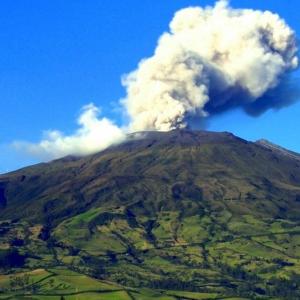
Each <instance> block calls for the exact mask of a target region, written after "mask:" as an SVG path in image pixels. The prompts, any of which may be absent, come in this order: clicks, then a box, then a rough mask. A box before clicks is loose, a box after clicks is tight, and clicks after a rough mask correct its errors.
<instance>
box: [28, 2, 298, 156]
mask: <svg viewBox="0 0 300 300" xmlns="http://www.w3.org/2000/svg"><path fill="white" fill-rule="evenodd" d="M296 53H297V47H296V37H295V34H294V32H293V30H292V29H291V28H289V27H288V26H287V24H286V23H285V22H284V20H282V19H280V17H279V16H278V15H276V14H273V13H271V12H269V11H265V12H262V11H257V10H251V9H232V8H231V7H229V4H228V1H219V2H217V3H216V5H215V6H214V7H206V8H201V7H190V8H186V9H182V10H180V11H178V12H177V13H176V14H175V16H174V18H173V20H172V21H171V23H170V31H169V32H166V33H164V34H163V35H162V36H161V37H160V39H159V41H158V45H157V48H156V50H155V53H154V55H153V56H152V57H150V58H147V59H144V60H142V61H141V62H140V63H139V66H138V69H137V70H135V71H134V72H132V73H130V74H128V75H126V76H125V77H124V78H123V85H124V86H125V88H126V90H127V96H126V98H125V99H124V100H122V101H121V102H122V107H123V108H124V110H125V111H126V113H127V114H128V116H129V119H130V122H129V125H128V127H127V128H126V129H120V128H117V127H116V126H114V125H113V124H112V123H111V122H110V121H109V120H107V119H102V120H98V119H97V117H96V108H95V107H90V108H89V109H86V110H85V111H84V113H83V115H82V116H81V118H80V122H79V123H80V125H81V126H82V127H81V128H80V129H79V130H78V132H76V133H75V135H73V136H70V137H69V136H63V135H62V134H61V133H57V132H51V133H50V134H49V136H48V137H47V138H46V139H45V140H44V141H42V142H41V143H40V144H38V145H31V146H30V147H31V149H32V152H44V153H48V154H49V155H50V154H53V155H54V156H58V155H63V154H69V153H76V154H86V153H92V152H96V151H99V150H101V149H103V148H105V147H107V146H108V145H110V144H112V143H114V142H119V141H121V140H123V139H124V138H125V135H126V132H133V131H142V130H161V131H168V130H172V129H176V128H185V127H186V126H188V120H189V118H194V117H197V118H200V119H201V118H205V117H208V116H209V115H214V114H217V113H219V112H221V111H224V110H226V109H229V108H232V107H237V106H240V107H242V108H244V109H245V110H246V111H248V112H249V113H252V114H254V115H255V114H257V113H259V109H260V110H261V111H263V110H264V109H267V108H271V107H274V106H276V107H279V106H280V105H279V104H278V101H275V100H274V99H275V98H276V94H277V93H276V92H274V91H276V89H279V90H280V87H281V86H284V85H281V84H280V83H282V82H285V81H286V77H287V75H288V74H289V73H290V71H292V70H294V69H296V68H297V66H298V58H297V56H296ZM281 94H282V92H281ZM260 103H262V104H261V105H260ZM282 105H283V104H282ZM255 110H257V112H255Z"/></svg>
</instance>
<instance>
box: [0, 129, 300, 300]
mask: <svg viewBox="0 0 300 300" xmlns="http://www.w3.org/2000/svg"><path fill="white" fill-rule="evenodd" d="M0 220H2V231H1V232H0V238H1V240H0V243H1V244H0V245H2V246H1V247H2V249H3V251H4V252H5V251H8V250H7V248H8V245H10V248H11V249H15V250H16V251H17V252H18V254H19V255H21V256H22V255H23V256H24V255H25V258H24V261H21V263H20V266H11V267H10V268H12V267H15V268H20V267H22V266H23V268H24V267H27V268H30V269H32V268H41V267H43V268H44V267H45V266H51V267H55V266H58V265H60V266H63V267H64V268H66V269H73V270H76V271H77V272H81V273H84V274H87V275H89V276H92V277H100V278H103V279H108V280H111V281H114V282H117V283H118V284H123V285H126V286H131V287H142V286H143V287H148V288H160V289H168V290H174V289H176V290H186V291H194V292H202V293H204V292H205V293H210V296H209V297H211V298H212V297H213V295H215V297H220V296H238V295H242V296H243V297H254V296H255V295H256V296H258V295H260V297H264V295H269V296H272V295H276V296H278V295H279V296H282V297H290V298H288V299H292V298H291V297H293V296H294V295H296V296H295V297H298V296H299V295H298V294H297V292H296V290H295V287H297V285H298V284H300V281H299V277H300V271H299V270H300V161H299V160H298V159H297V158H295V157H294V156H292V155H285V154H284V153H283V152H282V151H279V150H278V149H275V148H274V147H273V148H270V147H266V146H265V144H262V143H252V142H248V141H245V140H242V139H240V138H238V137H235V136H234V135H232V134H230V133H214V132H206V131H188V130H179V131H171V132H148V133H137V134H133V135H131V136H130V137H129V139H128V141H127V142H125V143H123V144H121V145H118V146H114V147H111V148H109V149H107V150H106V151H103V152H101V153H98V154H95V155H92V156H89V157H84V158H76V157H66V158H63V159H60V160H56V161H53V162H50V163H47V164H39V165H36V166H33V167H29V168H25V169H22V170H18V171H16V172H13V173H10V174H6V175H2V176H0ZM3 224H4V225H3ZM5 249H6V250H5ZM0 254H1V253H0ZM3 255H7V254H5V253H4V254H3ZM0 262H1V259H0ZM3 269H5V266H3ZM282 286H284V288H282ZM297 295H298V296H297ZM274 299H275V298H274ZM295 299H297V298H295Z"/></svg>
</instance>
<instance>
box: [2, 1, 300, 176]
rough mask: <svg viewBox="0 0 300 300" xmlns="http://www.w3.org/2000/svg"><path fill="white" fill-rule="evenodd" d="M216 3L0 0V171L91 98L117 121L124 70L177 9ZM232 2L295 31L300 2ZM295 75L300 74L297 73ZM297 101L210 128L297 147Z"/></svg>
mask: <svg viewBox="0 0 300 300" xmlns="http://www.w3.org/2000/svg"><path fill="white" fill-rule="evenodd" d="M213 3H214V1H201V0H199V1H192V0H190V1H188V0H176V1H154V0H152V1H150V0H143V1H137V0H127V1H119V0H76V1H73V0H72V1H71V0H64V1H60V0H51V1H50V0H48V1H39V0H15V1H9V0H4V1H1V3H0V24H1V27H0V38H1V47H0V104H1V108H0V151H1V156H0V173H1V172H5V171H8V170H13V169H16V168H19V167H22V166H25V165H28V164H31V163H35V162H37V160H34V159H32V158H28V157H26V156H25V155H22V153H18V152H16V151H14V150H13V149H12V148H11V147H10V146H9V144H10V143H11V142H13V141H15V140H26V141H32V142H36V141H38V140H40V138H41V136H42V132H43V131H44V130H47V129H59V130H61V131H63V132H66V133H71V132H72V131H73V130H74V129H75V127H76V123H75V120H76V118H77V117H78V114H79V112H80V108H81V107H82V106H84V105H86V104H87V103H90V102H94V103H95V104H96V105H98V106H100V107H101V108H102V115H105V116H108V117H110V118H112V119H114V120H115V121H116V122H117V123H119V124H120V123H122V116H121V114H120V112H119V111H118V110H117V109H116V106H117V103H118V101H119V99H120V98H122V97H124V95H125V91H124V88H123V87H122V85H121V83H120V80H121V75H122V74H124V73H128V72H129V71H132V70H133V69H135V68H136V66H137V63H138V62H139V61H140V59H141V58H143V57H147V56H150V55H151V54H152V53H153V50H154V48H155V45H156V42H157V38H158V37H159V36H160V35H161V33H162V32H163V31H166V30H167V29H168V24H169V22H170V20H171V18H172V16H173V14H174V12H175V11H176V10H178V9H180V8H183V7H186V6H195V5H201V6H204V5H207V4H213ZM231 6H233V7H237V8H238V7H240V8H243V7H247V8H255V9H262V10H265V9H268V10H271V11H273V12H276V13H279V14H280V16H281V17H283V18H284V19H285V20H286V21H287V23H288V24H289V25H290V26H291V27H292V28H293V29H294V30H295V31H296V32H297V35H298V36H299V32H300V23H299V13H298V11H300V2H299V1H298V0H289V1H282V0H268V1H258V0H256V1H253V0H232V1H231ZM293 76H294V78H297V77H299V72H295V73H294V75H293ZM299 116H300V102H298V103H296V104H293V105H292V106H289V107H287V108H284V109H281V110H279V111H273V110H271V111H268V112H267V113H265V114H263V115H262V116H260V117H259V118H253V117H249V116H247V115H245V114H244V113H243V112H241V111H239V110H236V111H231V112H227V113H226V114H223V115H222V116H218V117H215V118H213V119H211V120H210V121H209V124H208V129H209V130H216V131H231V132H233V133H235V134H237V135H239V136H241V137H243V138H246V139H250V140H256V139H259V138H261V137H263V138H267V139H269V140H271V141H273V142H275V143H278V144H280V145H282V146H284V147H287V148H290V149H292V150H295V151H298V152H300V133H299V130H298V124H299Z"/></svg>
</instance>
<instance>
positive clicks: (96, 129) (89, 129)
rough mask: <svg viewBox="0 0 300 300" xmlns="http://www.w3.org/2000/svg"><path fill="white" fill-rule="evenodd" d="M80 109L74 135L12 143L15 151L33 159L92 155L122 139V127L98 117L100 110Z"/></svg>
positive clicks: (52, 134)
mask: <svg viewBox="0 0 300 300" xmlns="http://www.w3.org/2000/svg"><path fill="white" fill-rule="evenodd" d="M82 110H83V111H82V114H81V115H80V117H79V119H78V125H79V126H80V127H79V129H78V130H77V131H76V132H75V133H74V134H73V135H71V136H65V135H64V134H63V133H61V132H59V131H48V132H45V138H44V139H43V140H42V141H41V142H40V143H38V144H33V143H26V142H15V143H14V146H15V148H17V149H26V152H27V153H29V154H30V155H32V156H35V157H39V158H41V159H48V158H58V157H62V156H65V155H69V154H76V155H86V154H90V153H95V152H97V151H101V150H103V149H105V148H107V147H108V146H110V145H112V144H115V143H120V142H122V141H123V140H124V138H125V134H124V132H123V130H122V129H121V128H119V127H117V126H116V125H114V124H113V123H112V122H111V121H110V120H108V119H106V118H102V119H98V118H97V116H98V114H99V109H98V108H97V107H96V106H95V105H93V104H89V105H86V106H84V107H83V109H82Z"/></svg>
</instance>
